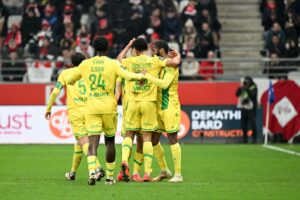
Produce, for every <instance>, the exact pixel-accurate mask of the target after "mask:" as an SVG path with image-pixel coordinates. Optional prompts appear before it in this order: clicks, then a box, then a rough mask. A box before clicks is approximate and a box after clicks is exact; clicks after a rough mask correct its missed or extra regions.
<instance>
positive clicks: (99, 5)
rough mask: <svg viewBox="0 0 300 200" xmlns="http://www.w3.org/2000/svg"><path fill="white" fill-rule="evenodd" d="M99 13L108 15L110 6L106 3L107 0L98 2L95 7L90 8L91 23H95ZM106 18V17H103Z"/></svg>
mask: <svg viewBox="0 0 300 200" xmlns="http://www.w3.org/2000/svg"><path fill="white" fill-rule="evenodd" d="M98 11H100V12H101V11H102V12H104V13H107V12H108V5H107V3H106V1H105V0H96V1H95V3H94V6H91V7H90V11H89V14H90V16H89V19H90V21H91V22H93V21H95V20H96V19H97V16H98V14H97V12H98ZM102 16H104V15H102Z"/></svg>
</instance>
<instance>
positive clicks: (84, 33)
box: [76, 25, 91, 45]
mask: <svg viewBox="0 0 300 200" xmlns="http://www.w3.org/2000/svg"><path fill="white" fill-rule="evenodd" d="M81 38H86V40H87V41H88V43H91V34H90V33H89V29H88V27H87V26H86V25H81V27H80V29H79V31H78V32H77V36H76V45H79V44H80V40H81Z"/></svg>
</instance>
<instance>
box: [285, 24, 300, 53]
mask: <svg viewBox="0 0 300 200" xmlns="http://www.w3.org/2000/svg"><path fill="white" fill-rule="evenodd" d="M285 32H286V37H287V41H286V43H285V48H286V49H287V57H289V58H295V57H298V55H299V47H298V32H297V29H296V28H295V26H294V23H293V22H292V21H288V22H287V23H286V27H285Z"/></svg>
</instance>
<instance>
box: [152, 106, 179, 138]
mask: <svg viewBox="0 0 300 200" xmlns="http://www.w3.org/2000/svg"><path fill="white" fill-rule="evenodd" d="M180 113H181V110H180V108H175V107H174V106H170V105H169V107H168V109H165V110H159V111H158V126H159V129H158V130H157V132H166V133H175V132H178V131H179V130H180Z"/></svg>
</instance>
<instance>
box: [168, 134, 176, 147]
mask: <svg viewBox="0 0 300 200" xmlns="http://www.w3.org/2000/svg"><path fill="white" fill-rule="evenodd" d="M168 139H169V144H170V145H173V144H176V143H177V134H168Z"/></svg>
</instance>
